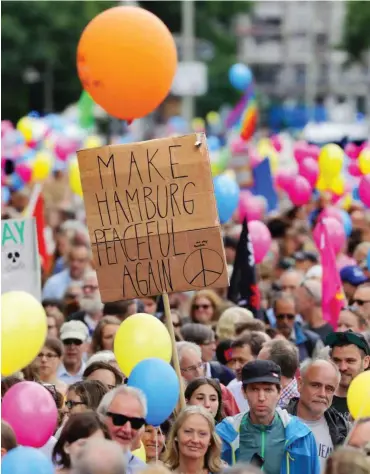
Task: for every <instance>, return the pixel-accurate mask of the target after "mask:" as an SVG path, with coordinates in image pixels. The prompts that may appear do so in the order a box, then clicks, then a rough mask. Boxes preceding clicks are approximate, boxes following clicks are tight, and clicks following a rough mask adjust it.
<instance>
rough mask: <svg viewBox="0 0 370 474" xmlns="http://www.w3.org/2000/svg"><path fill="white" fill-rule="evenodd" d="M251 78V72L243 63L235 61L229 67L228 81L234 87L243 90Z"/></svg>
mask: <svg viewBox="0 0 370 474" xmlns="http://www.w3.org/2000/svg"><path fill="white" fill-rule="evenodd" d="M252 79H253V76H252V72H251V70H250V69H249V67H247V66H246V65H245V64H242V63H237V64H234V65H233V66H231V68H230V69H229V81H230V83H231V85H232V86H233V87H235V89H238V90H240V91H245V89H246V88H247V87H248V86H249V85H250V84H251V82H252Z"/></svg>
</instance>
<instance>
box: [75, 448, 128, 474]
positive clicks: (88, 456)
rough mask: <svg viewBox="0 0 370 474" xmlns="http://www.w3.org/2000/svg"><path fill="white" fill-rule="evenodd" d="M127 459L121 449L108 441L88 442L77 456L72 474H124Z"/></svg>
mask: <svg viewBox="0 0 370 474" xmlns="http://www.w3.org/2000/svg"><path fill="white" fill-rule="evenodd" d="M126 468H127V465H126V459H125V456H122V449H121V447H120V446H119V445H118V444H117V443H115V442H114V441H110V440H108V439H100V440H99V441H98V440H93V439H91V440H87V441H86V444H85V445H84V446H83V447H82V449H81V451H80V453H79V454H78V455H77V459H76V462H75V464H74V466H73V469H72V474H105V473H106V474H108V473H109V474H122V473H125V472H126Z"/></svg>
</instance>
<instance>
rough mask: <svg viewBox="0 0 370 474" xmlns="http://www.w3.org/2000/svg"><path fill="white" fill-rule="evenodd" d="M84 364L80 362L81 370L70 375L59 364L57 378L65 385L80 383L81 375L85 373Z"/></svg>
mask: <svg viewBox="0 0 370 474" xmlns="http://www.w3.org/2000/svg"><path fill="white" fill-rule="evenodd" d="M85 369H86V364H85V362H81V368H80V370H79V371H78V372H77V374H74V375H72V374H70V373H69V372H68V371H67V369H66V368H65V367H64V364H60V366H59V367H58V370H57V378H58V379H59V380H61V381H62V382H64V383H66V384H67V385H72V384H73V383H75V382H80V381H81V380H82V374H83V373H84V372H85Z"/></svg>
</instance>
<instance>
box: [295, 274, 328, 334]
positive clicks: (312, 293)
mask: <svg viewBox="0 0 370 474" xmlns="http://www.w3.org/2000/svg"><path fill="white" fill-rule="evenodd" d="M321 286H322V285H321V281H317V280H305V281H303V283H302V284H301V285H300V286H299V287H298V288H297V290H296V292H295V301H296V308H297V311H298V313H299V314H301V315H302V317H303V319H304V321H305V322H306V324H307V329H309V330H310V331H312V332H314V333H316V334H317V335H318V336H319V337H320V338H321V340H322V341H323V342H324V341H325V339H326V337H327V336H328V335H329V334H330V333H331V332H333V327H332V326H331V325H330V324H329V323H328V322H326V321H325V320H324V318H323V314H322V287H321Z"/></svg>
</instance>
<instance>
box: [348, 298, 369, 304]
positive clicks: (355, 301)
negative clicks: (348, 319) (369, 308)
mask: <svg viewBox="0 0 370 474" xmlns="http://www.w3.org/2000/svg"><path fill="white" fill-rule="evenodd" d="M351 303H352V304H356V305H358V306H363V305H364V304H366V303H370V300H359V299H358V298H356V299H354V300H352V301H351Z"/></svg>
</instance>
